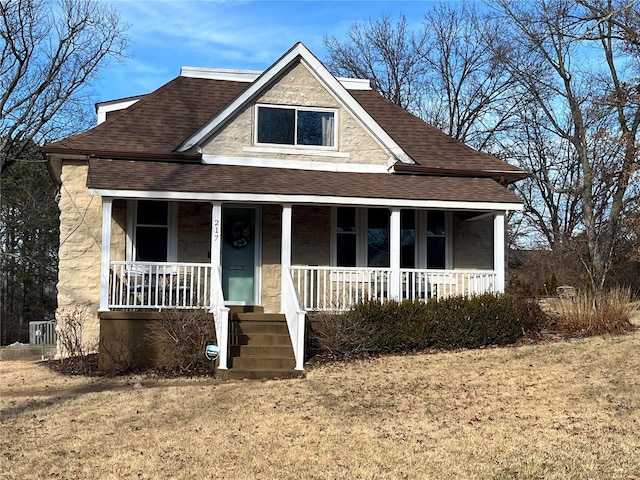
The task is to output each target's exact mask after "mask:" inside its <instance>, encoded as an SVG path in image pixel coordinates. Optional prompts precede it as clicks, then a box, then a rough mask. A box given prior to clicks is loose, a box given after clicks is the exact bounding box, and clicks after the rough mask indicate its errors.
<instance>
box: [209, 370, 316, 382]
mask: <svg viewBox="0 0 640 480" xmlns="http://www.w3.org/2000/svg"><path fill="white" fill-rule="evenodd" d="M218 375H220V378H222V379H223V380H224V379H238V380H258V379H270V378H296V377H300V376H302V375H304V374H303V373H302V372H299V371H297V370H293V369H288V370H277V369H276V370H273V369H266V368H263V369H251V370H244V369H241V368H232V369H229V370H218Z"/></svg>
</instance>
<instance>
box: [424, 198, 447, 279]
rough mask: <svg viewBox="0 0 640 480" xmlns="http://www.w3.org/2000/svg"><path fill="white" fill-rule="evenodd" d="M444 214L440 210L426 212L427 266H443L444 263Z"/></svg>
mask: <svg viewBox="0 0 640 480" xmlns="http://www.w3.org/2000/svg"><path fill="white" fill-rule="evenodd" d="M445 254H446V228H445V214H444V211H442V210H429V211H428V212H427V268H445V265H446V256H445Z"/></svg>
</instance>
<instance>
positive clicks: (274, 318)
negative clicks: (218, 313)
mask: <svg viewBox="0 0 640 480" xmlns="http://www.w3.org/2000/svg"><path fill="white" fill-rule="evenodd" d="M230 318H231V320H241V321H243V322H245V321H246V322H248V321H254V322H286V321H287V317H285V316H284V315H283V314H281V313H260V312H244V313H243V312H233V313H231V315H230Z"/></svg>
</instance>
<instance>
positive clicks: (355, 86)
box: [337, 77, 371, 90]
mask: <svg viewBox="0 0 640 480" xmlns="http://www.w3.org/2000/svg"><path fill="white" fill-rule="evenodd" d="M337 80H338V81H339V82H340V84H341V85H342V86H343V87H344V88H346V89H347V90H371V81H370V80H369V79H368V78H347V77H337Z"/></svg>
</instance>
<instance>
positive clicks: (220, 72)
mask: <svg viewBox="0 0 640 480" xmlns="http://www.w3.org/2000/svg"><path fill="white" fill-rule="evenodd" d="M262 73H263V70H242V69H232V68H207V67H188V66H183V67H181V68H180V76H181V77H191V78H204V79H208V80H229V81H234V82H247V83H251V82H253V81H254V80H255V79H257V78H258V77H259V76H260V75H262ZM336 78H337V80H338V81H339V82H340V83H341V84H342V86H344V88H346V89H349V90H371V81H370V80H369V79H367V78H351V77H336Z"/></svg>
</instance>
